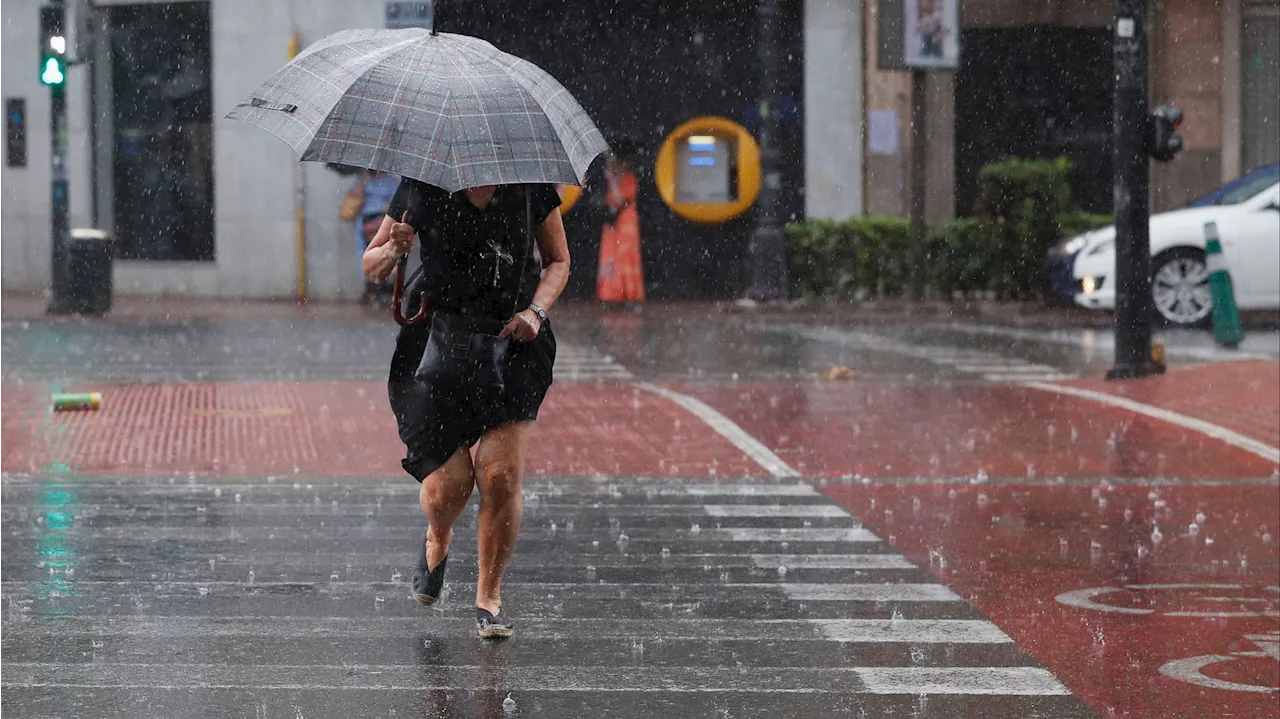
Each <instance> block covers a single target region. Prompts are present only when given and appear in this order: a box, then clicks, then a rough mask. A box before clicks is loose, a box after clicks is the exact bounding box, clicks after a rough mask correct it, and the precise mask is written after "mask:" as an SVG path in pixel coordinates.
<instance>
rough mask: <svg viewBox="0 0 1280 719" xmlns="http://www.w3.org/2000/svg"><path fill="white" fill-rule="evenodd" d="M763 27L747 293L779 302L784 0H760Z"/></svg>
mask: <svg viewBox="0 0 1280 719" xmlns="http://www.w3.org/2000/svg"><path fill="white" fill-rule="evenodd" d="M759 2H760V4H759V6H758V7H757V13H758V14H759V16H760V17H759V20H760V25H759V28H760V30H759V32H760V44H759V48H760V98H761V99H760V137H759V140H760V176H761V180H762V182H761V187H760V196H759V198H758V200H757V202H756V204H757V205H758V208H759V209H758V210H757V213H758V214H757V215H756V217H757V220H756V228H755V231H754V232H752V233H751V239H750V240H749V241H748V245H747V255H748V258H749V259H748V262H749V263H750V277H751V279H750V284H749V285H748V287H747V296H748V297H749V298H751V299H753V300H760V301H766V302H767V301H773V300H781V299H785V298H786V297H787V295H788V290H789V286H788V285H789V283H788V280H787V243H786V233H785V232H784V231H783V229H782V218H781V217H780V215H781V212H780V211H779V205H780V204H781V202H780V199H781V198H780V197H779V192H780V191H781V189H782V173H781V168H780V167H779V154H780V153H779V152H778V120H779V117H778V105H779V102H778V101H779V99H780V97H781V95H782V93H781V90H780V87H781V83H780V82H779V80H780V78H779V76H778V72H779V68H778V65H779V61H780V55H781V53H780V52H779V47H780V44H781V43H780V41H779V33H780V32H781V29H780V26H781V24H782V14H783V11H782V5H781V2H780V0H759Z"/></svg>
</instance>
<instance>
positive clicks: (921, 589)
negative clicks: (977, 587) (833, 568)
mask: <svg viewBox="0 0 1280 719" xmlns="http://www.w3.org/2000/svg"><path fill="white" fill-rule="evenodd" d="M778 586H779V587H780V588H781V589H782V591H783V592H784V593H785V594H786V595H787V597H789V598H791V599H794V600H796V601H802V602H818V601H827V602H834V601H845V602H959V601H962V600H961V599H960V597H959V596H957V595H956V593H955V592H953V591H951V590H950V589H947V588H946V587H945V586H943V585H941V584H780V585H778Z"/></svg>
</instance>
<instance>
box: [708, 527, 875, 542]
mask: <svg viewBox="0 0 1280 719" xmlns="http://www.w3.org/2000/svg"><path fill="white" fill-rule="evenodd" d="M699 534H700V536H702V537H704V538H707V539H727V540H728V541H730V542H879V541H880V538H879V537H877V536H876V535H874V534H872V533H871V530H869V529H864V528H861V527H856V528H850V529H815V528H812V527H804V528H799V529H784V528H774V527H730V528H727V529H712V530H702V531H701V532H700V533H699Z"/></svg>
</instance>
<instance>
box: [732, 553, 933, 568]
mask: <svg viewBox="0 0 1280 719" xmlns="http://www.w3.org/2000/svg"><path fill="white" fill-rule="evenodd" d="M751 563H752V565H754V566H755V568H756V569H777V568H778V567H786V568H787V569H915V568H916V565H914V564H912V563H911V560H909V559H907V558H906V557H904V556H902V555H901V554H753V555H751Z"/></svg>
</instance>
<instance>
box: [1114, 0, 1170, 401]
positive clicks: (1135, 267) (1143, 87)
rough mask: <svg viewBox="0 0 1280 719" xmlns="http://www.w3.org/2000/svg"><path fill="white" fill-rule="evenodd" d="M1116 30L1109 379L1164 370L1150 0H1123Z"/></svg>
mask: <svg viewBox="0 0 1280 719" xmlns="http://www.w3.org/2000/svg"><path fill="white" fill-rule="evenodd" d="M1115 33H1116V34H1115V71H1116V92H1115V107H1114V110H1113V122H1114V125H1115V158H1114V168H1113V169H1114V173H1115V189H1114V192H1115V223H1116V224H1115V226H1116V276H1115V279H1114V281H1115V288H1116V312H1115V335H1116V342H1115V346H1116V349H1115V364H1114V365H1113V366H1112V368H1111V370H1110V371H1109V372H1107V379H1133V378H1137V377H1147V376H1150V375H1154V374H1160V373H1162V372H1164V365H1163V364H1159V363H1156V362H1154V361H1153V360H1152V356H1151V321H1152V312H1153V310H1152V304H1151V237H1150V225H1149V222H1150V215H1151V207H1150V200H1149V192H1150V186H1151V166H1150V160H1149V159H1148V158H1147V150H1148V148H1147V142H1148V126H1149V123H1150V120H1149V118H1148V115H1147V2H1146V0H1118V2H1117V12H1116V25H1115Z"/></svg>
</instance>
